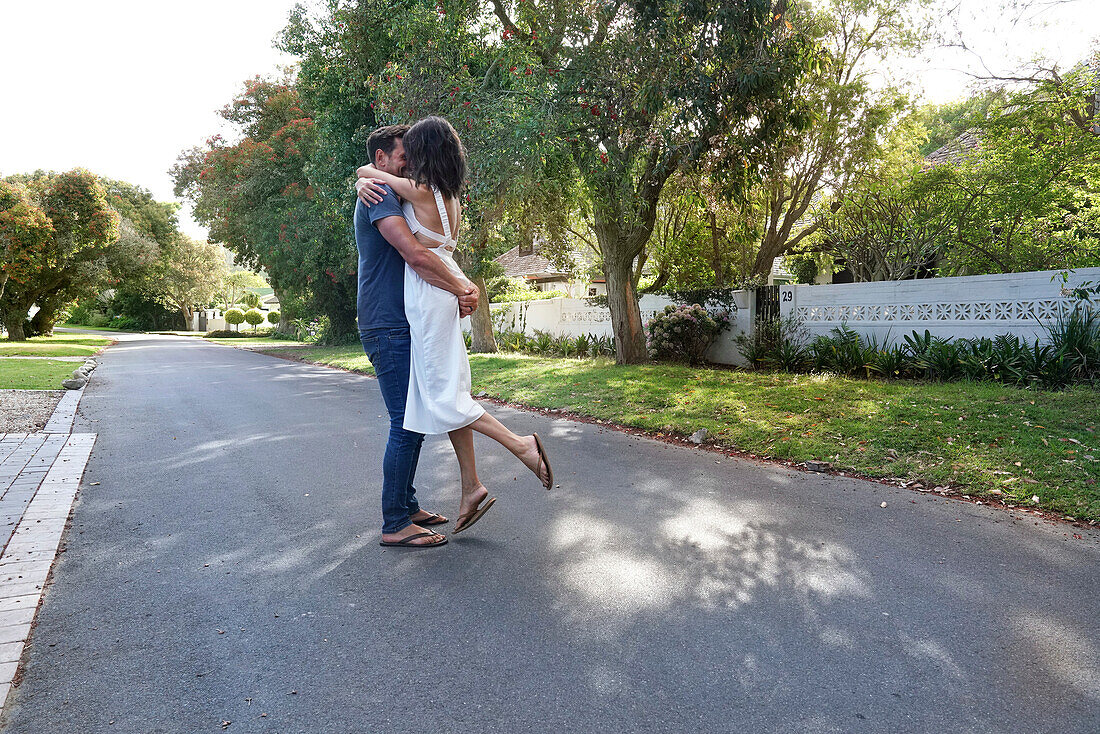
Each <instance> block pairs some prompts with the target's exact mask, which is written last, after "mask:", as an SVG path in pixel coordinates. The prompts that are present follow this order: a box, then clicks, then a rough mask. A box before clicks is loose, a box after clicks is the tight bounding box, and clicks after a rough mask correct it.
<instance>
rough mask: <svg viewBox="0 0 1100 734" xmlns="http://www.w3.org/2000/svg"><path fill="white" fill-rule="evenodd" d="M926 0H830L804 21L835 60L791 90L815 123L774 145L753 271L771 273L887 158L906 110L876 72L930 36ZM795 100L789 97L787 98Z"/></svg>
mask: <svg viewBox="0 0 1100 734" xmlns="http://www.w3.org/2000/svg"><path fill="white" fill-rule="evenodd" d="M924 4H925V0H828V2H827V3H825V4H824V6H823V7H822V8H821V9H820V10H819V11H817V12H808V13H807V15H806V18H805V25H806V27H807V29H808V30H809V32H811V33H813V34H814V35H815V36H816V37H817V38H819V39H820V40H821V42H822V43H823V44H824V46H825V48H826V49H827V50H828V54H829V56H828V63H826V64H824V65H822V67H820V68H819V69H817V70H815V72H814V73H811V74H808V75H806V76H804V77H803V78H802V80H801V82H800V84H799V85H798V86H797V87H794V88H792V89H791V93H792V95H793V98H792V99H797V100H800V101H801V102H802V103H804V104H806V105H808V106H809V108H810V109H811V111H812V114H813V117H814V124H813V126H811V127H810V128H809V129H808V130H806V131H805V132H802V133H800V134H798V135H796V136H791V137H790V138H789V139H788V140H787V141H785V142H786V144H785V145H779V146H775V147H773V148H772V149H771V151H770V156H769V158H768V161H767V164H766V166H765V176H764V185H763V187H762V190H761V197H760V199H761V201H760V208H761V213H762V215H763V218H764V231H763V235H762V237H761V239H760V243H759V249H758V252H757V255H756V260H755V262H754V264H753V268H752V272H753V274H755V275H757V276H761V277H766V276H767V275H768V273H770V272H771V269H772V264H773V263H774V261H775V258H776V257H778V256H780V255H782V254H784V253H785V252H787V251H788V250H791V249H793V248H795V247H797V246H798V245H799V243H801V242H802V241H803V240H804V239H805V238H806V237H809V236H811V235H812V234H813V233H814V232H816V231H817V230H818V229H819V228H820V227H821V226H822V224H823V222H824V217H825V215H826V214H827V213H828V210H829V206H828V203H829V201H828V200H831V201H832V202H834V204H833V206H834V207H835V206H838V205H839V203H840V202H842V201H843V200H844V198H845V195H846V194H847V192H848V190H849V188H850V187H851V186H852V185H853V183H854V182H855V181H857V180H859V178H860V177H861V176H862V175H864V174H865V173H867V172H869V170H870V169H871V168H873V167H874V165H875V164H876V162H877V161H878V159H879V158H880V157H881V148H880V141H881V140H882V138H883V137H884V133H885V132H886V131H887V130H888V129H889V128H890V126H891V125H892V123H894V122H895V121H896V119H897V118H898V116H899V115H900V114H901V113H902V112H904V111H905V108H906V106H907V100H906V99H905V97H904V96H903V95H902V94H901V93H900V92H899V91H898V90H897V89H896V88H894V87H892V86H890V85H886V86H885V87H878V86H877V85H876V84H875V83H874V76H875V75H876V74H878V73H880V72H881V69H882V68H883V67H885V66H886V65H887V63H886V62H887V60H888V59H889V58H890V57H891V56H894V55H896V54H898V53H904V52H907V51H909V50H913V49H915V48H917V47H918V46H919V44H920V42H921V40H922V37H923V35H924V33H923V31H922V29H921V27H920V24H919V22H918V21H917V20H916V19H915V18H914V17H913V16H914V13H915V11H916V10H917V9H919V8H920V7H921V6H922V5H924ZM786 103H789V102H786V101H785V102H784V104H786Z"/></svg>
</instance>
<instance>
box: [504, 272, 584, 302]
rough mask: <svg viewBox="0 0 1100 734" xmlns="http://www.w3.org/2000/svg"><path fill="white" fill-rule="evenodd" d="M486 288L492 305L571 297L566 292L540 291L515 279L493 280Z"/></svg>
mask: <svg viewBox="0 0 1100 734" xmlns="http://www.w3.org/2000/svg"><path fill="white" fill-rule="evenodd" d="M485 288H486V290H488V291H489V302H490V303H516V302H523V301H541V300H545V299H548V298H568V297H569V294H568V293H566V292H565V291H561V290H552V291H540V290H539V289H537V288H534V287H533V286H530V285H528V284H527V283H524V282H523V281H522V280H517V279H515V278H492V279H490V280H489V282H487V283H486V284H485Z"/></svg>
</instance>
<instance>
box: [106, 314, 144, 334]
mask: <svg viewBox="0 0 1100 734" xmlns="http://www.w3.org/2000/svg"><path fill="white" fill-rule="evenodd" d="M108 324H109V326H110V327H111V328H112V329H121V330H122V331H144V330H145V329H144V324H143V322H142V320H141V319H138V318H135V317H134V316H115V317H114V318H113V319H111V320H110V321H109V322H108Z"/></svg>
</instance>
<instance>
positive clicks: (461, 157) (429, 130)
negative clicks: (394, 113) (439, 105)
mask: <svg viewBox="0 0 1100 734" xmlns="http://www.w3.org/2000/svg"><path fill="white" fill-rule="evenodd" d="M404 145H405V160H406V164H405V175H406V176H408V177H409V178H411V179H412V180H413V181H415V182H416V183H418V184H425V185H428V186H435V187H436V188H437V189H439V193H441V194H443V196H445V197H447V198H448V199H454V198H456V197H458V195H459V194H461V193H462V189H463V187H464V186H465V185H466V149H465V148H463V147H462V141H461V140H459V139H458V133H457V132H455V129H454V128H453V127H451V123H449V122H447V121H446V120H444V119H443V118H442V117H425V118H424V119H423V120H421V121H420V122H418V123H416V124H415V125H413V126H412V127H411V128H409V131H408V132H407V133H405V139H404Z"/></svg>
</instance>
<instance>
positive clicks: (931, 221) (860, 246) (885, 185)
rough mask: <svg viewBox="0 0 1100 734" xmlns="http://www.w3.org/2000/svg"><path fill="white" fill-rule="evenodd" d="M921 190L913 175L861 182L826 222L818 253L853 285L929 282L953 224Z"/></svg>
mask: <svg viewBox="0 0 1100 734" xmlns="http://www.w3.org/2000/svg"><path fill="white" fill-rule="evenodd" d="M920 189H921V187H920V186H919V184H917V185H915V184H914V178H913V176H912V175H910V176H908V177H885V178H883V179H878V180H874V181H873V182H872V181H870V180H866V181H864V182H862V184H861V186H860V187H858V188H857V189H856V190H854V191H853V192H851V193H850V194H849V196H848V197H847V198H846V199H845V201H844V202H843V203H842V205H841V207H840V209H839V210H838V211H837V212H836V213H835V214H834V215H833V216H830V217H829V218H828V219H827V220H826V222H825V225H824V228H823V233H824V246H823V248H822V249H823V250H824V251H826V252H828V253H829V254H831V255H833V256H834V257H836V258H839V259H841V260H843V262H844V263H845V265H846V266H847V268H848V270H849V271H851V273H852V277H853V279H854V280H855V282H857V283H859V282H867V281H879V280H907V279H910V278H917V277H921V276H922V275H924V276H927V275H928V274H929V273H930V272H932V271H933V270H934V268H935V266H936V262H937V260H938V258H939V255H940V252H941V251H942V249H943V248H944V245H945V237H946V234H947V232H948V231H949V229H950V224H951V221H950V219H949V218H948V217H945V216H944V214H943V212H942V211H941V210H940V209H939V208H938V207H937V206H936V204H935V202H934V201H932V200H931V199H930V198H929V197H927V196H922V195H921V194H920Z"/></svg>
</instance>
